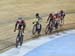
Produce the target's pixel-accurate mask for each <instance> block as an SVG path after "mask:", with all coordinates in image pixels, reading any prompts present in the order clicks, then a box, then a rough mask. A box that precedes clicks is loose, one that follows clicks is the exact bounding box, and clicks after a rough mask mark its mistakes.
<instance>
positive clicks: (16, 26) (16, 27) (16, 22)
mask: <svg viewBox="0 0 75 56" xmlns="http://www.w3.org/2000/svg"><path fill="white" fill-rule="evenodd" d="M17 24H18V21H17V22H16V24H15V29H14V32H15V31H16V28H17Z"/></svg>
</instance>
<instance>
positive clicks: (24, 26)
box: [23, 21, 26, 31]
mask: <svg viewBox="0 0 75 56" xmlns="http://www.w3.org/2000/svg"><path fill="white" fill-rule="evenodd" d="M25 28H26V23H25V22H24V21H23V31H24V30H25Z"/></svg>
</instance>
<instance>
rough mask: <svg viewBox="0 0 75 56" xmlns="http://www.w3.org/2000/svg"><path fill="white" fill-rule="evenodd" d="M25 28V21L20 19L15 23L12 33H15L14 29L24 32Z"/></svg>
mask: <svg viewBox="0 0 75 56" xmlns="http://www.w3.org/2000/svg"><path fill="white" fill-rule="evenodd" d="M25 27H26V24H25V21H24V20H23V19H22V17H20V18H18V20H17V21H16V24H15V29H14V32H15V31H16V29H18V30H23V32H24V30H25Z"/></svg>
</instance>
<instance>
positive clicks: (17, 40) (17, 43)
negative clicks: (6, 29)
mask: <svg viewBox="0 0 75 56" xmlns="http://www.w3.org/2000/svg"><path fill="white" fill-rule="evenodd" d="M18 45H19V38H18V37H17V38H16V48H17V47H18Z"/></svg>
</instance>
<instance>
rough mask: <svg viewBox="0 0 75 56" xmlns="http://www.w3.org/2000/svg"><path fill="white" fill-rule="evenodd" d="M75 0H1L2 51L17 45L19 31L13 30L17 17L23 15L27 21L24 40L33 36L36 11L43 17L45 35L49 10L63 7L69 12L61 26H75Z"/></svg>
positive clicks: (0, 46)
mask: <svg viewBox="0 0 75 56" xmlns="http://www.w3.org/2000/svg"><path fill="white" fill-rule="evenodd" d="M74 6H75V1H74V0H60V1H58V0H0V52H4V51H6V50H7V49H9V48H12V47H14V46H15V39H16V35H17V32H15V33H14V32H13V30H14V24H15V21H16V20H17V17H19V16H23V17H24V18H25V21H26V24H27V26H26V31H25V37H24V40H28V39H31V38H32V34H31V30H32V26H33V24H32V22H33V21H34V20H35V13H36V12H39V13H40V15H41V16H42V17H43V21H42V25H43V29H42V30H43V31H42V33H41V34H42V35H44V31H45V26H46V19H47V17H48V16H47V15H48V14H49V12H55V11H59V10H60V9H63V10H64V11H65V12H66V13H68V14H67V15H66V17H65V24H64V26H63V27H62V28H61V30H64V29H74V28H75V14H74V12H75V7H74Z"/></svg>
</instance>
